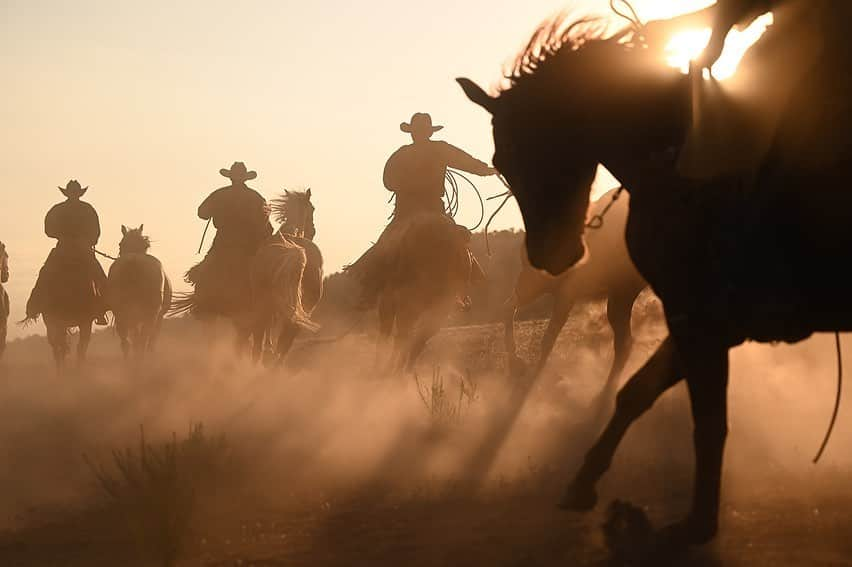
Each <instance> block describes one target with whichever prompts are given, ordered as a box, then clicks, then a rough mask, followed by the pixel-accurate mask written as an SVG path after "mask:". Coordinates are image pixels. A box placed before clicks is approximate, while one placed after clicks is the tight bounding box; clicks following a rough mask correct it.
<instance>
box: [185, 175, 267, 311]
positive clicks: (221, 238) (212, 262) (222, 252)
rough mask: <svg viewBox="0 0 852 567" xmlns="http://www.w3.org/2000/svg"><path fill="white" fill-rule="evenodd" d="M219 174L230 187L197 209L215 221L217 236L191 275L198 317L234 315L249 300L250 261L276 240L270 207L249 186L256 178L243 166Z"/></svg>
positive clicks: (187, 275) (201, 214) (206, 217)
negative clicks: (269, 242) (271, 238)
mask: <svg viewBox="0 0 852 567" xmlns="http://www.w3.org/2000/svg"><path fill="white" fill-rule="evenodd" d="M219 173H220V174H221V175H223V176H224V177H227V178H228V179H230V180H231V185H229V186H227V187H222V188H221V189H217V190H216V191H214V192H213V193H211V194H210V196H208V197H207V198H206V199H205V200H204V202H203V203H201V206H199V207H198V216H199V218H201V219H203V220H209V221H212V222H213V226H214V227H216V237H215V238H214V239H213V245H212V246H211V247H210V251H209V252H208V253H207V256H205V258H204V260H203V261H202V262H201V263H200V264H198V265H196V266H195V267H193V268H192V269H190V270H189V272H187V274H186V279H187V282H189V283H192V284H194V285H195V302H196V312H197V313H205V312H206V313H218V314H223V315H231V314H233V313H234V312H235V310H236V309H238V308H239V302H240V301H241V298H244V297H247V296H248V288H249V284H248V274H249V262H250V261H251V258H252V257H253V256H254V254H255V253H256V252H257V250H258V248H259V247H260V245H261V244H262V243H263V242H264V241H265V240H266V239H268V238H269V237H270V236H271V235H272V225H271V224H270V222H269V206H268V205H267V203H266V199H264V198H263V196H262V195H261V194H260V193H258V192H257V191H255V190H254V189H251V188H250V187H248V186H247V185H246V181H249V180H251V179H254V178H255V177H257V173H256V172H254V171H248V170H247V169H246V166H245V164H244V163H243V162H240V161H238V162H234V164H233V165H232V166H231V168H230V169H221V170H219Z"/></svg>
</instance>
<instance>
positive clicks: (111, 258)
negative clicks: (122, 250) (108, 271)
mask: <svg viewBox="0 0 852 567" xmlns="http://www.w3.org/2000/svg"><path fill="white" fill-rule="evenodd" d="M93 250H94V251H95V254H97V255H98V256H103V257H104V258H107V259H108V260H112V261H113V262H115V261H116V260H118V258H116V257H114V256H110V255H109V254H106V253H104V252H101V251H100V250H98V249H97V248H93Z"/></svg>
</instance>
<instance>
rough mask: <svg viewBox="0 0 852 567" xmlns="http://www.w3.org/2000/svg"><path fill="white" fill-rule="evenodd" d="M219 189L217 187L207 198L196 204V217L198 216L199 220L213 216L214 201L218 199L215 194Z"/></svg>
mask: <svg viewBox="0 0 852 567" xmlns="http://www.w3.org/2000/svg"><path fill="white" fill-rule="evenodd" d="M219 191H220V190H218V189H217V190H216V191H214V192H213V193H211V194H210V195H208V196H207V198H206V199H204V202H202V203H201V204H200V205H199V206H198V218H200V219H201V220H209V219H210V218H212V217H213V215H214V214H215V210H214V209H215V203H216V201H217V200H218V199H217V197H216V196H217V194H218V193H219Z"/></svg>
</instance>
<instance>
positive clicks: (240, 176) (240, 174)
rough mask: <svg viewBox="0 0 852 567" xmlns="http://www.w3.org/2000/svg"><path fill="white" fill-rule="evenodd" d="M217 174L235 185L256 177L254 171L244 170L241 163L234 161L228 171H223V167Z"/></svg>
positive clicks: (244, 167)
mask: <svg viewBox="0 0 852 567" xmlns="http://www.w3.org/2000/svg"><path fill="white" fill-rule="evenodd" d="M219 173H220V174H221V175H222V176H223V177H227V178H228V179H230V180H231V181H235V182H237V183H240V182H243V181H250V180H252V179H254V178H255V177H257V172H256V171H249V170H248V169H247V168H246V164H244V163H243V162H241V161H235V162H234V164H233V165H232V166H231V168H230V169H225V168H224V167H223V168H222V169H220V170H219Z"/></svg>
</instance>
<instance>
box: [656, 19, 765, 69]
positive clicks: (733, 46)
mask: <svg viewBox="0 0 852 567" xmlns="http://www.w3.org/2000/svg"><path fill="white" fill-rule="evenodd" d="M772 22H773V18H772V14H771V13H768V14H763V15H762V16H760V17H759V18H757V19H756V20H755V21H754V22H752V24H751V25H750V26H749V27H748V28H746V29H744V30H743V31H737V30H731V33H729V34H728V38H727V40H725V49H724V51H722V56H721V57H719V60H718V61H717V62H716V64H715V65H713V76H714V77H716V78H717V79H719V80H723V79H727V78H729V77H731V76H733V74H734V73H735V72H736V71H737V66H738V65H739V63H740V59H742V57H743V55H745V52H746V51H748V48H749V47H751V46H752V45H753V44H754V42H756V41H757V40H758V39H759V38H760V36H762V35H763V32H765V31H766V28H767V27H768V26H770V25H771V24H772ZM708 41H710V28H705V29H702V30H687V31H683V32H681V33H679V34H677V35H675V36H674V37H673V38H672V39H671V41H669V43H668V45H666V48H665V52H666V62H667V63H668V64H669V65H671V66H672V67H676V68H678V69H680V70H681V71H682V72H683V73H688V72H689V62H690V61H691V60H693V59H695V58H696V57H698V55H700V54H701V51H702V50H703V49H704V47H705V46H706V45H707V42H708Z"/></svg>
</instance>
